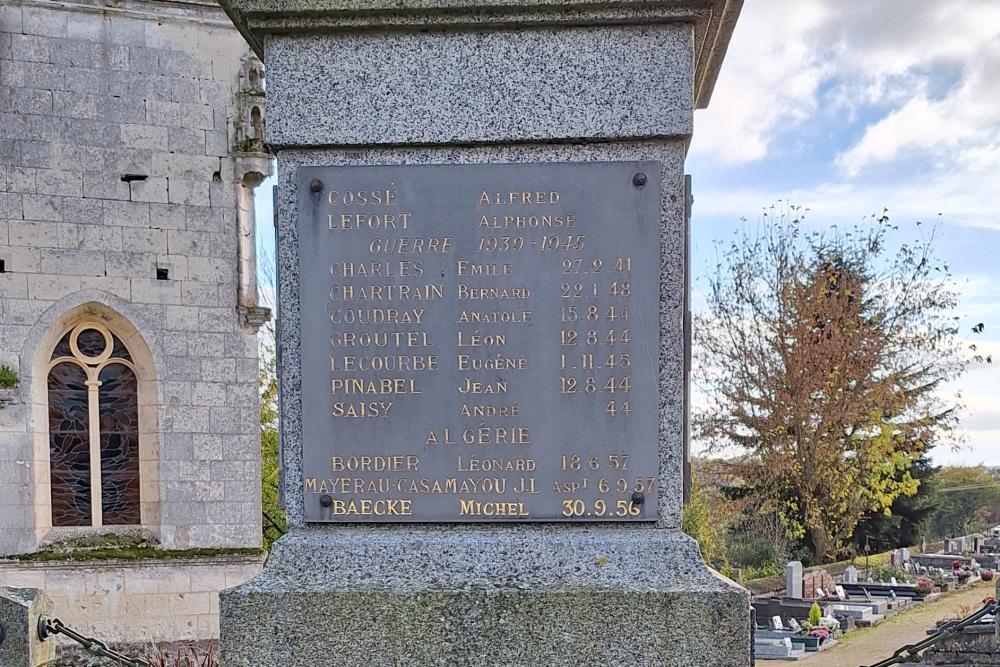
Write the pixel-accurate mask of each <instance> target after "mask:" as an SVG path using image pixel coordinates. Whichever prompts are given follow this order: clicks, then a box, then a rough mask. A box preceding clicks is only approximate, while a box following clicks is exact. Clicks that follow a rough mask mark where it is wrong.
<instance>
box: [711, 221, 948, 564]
mask: <svg viewBox="0 0 1000 667" xmlns="http://www.w3.org/2000/svg"><path fill="white" fill-rule="evenodd" d="M772 210H773V209H772ZM803 215H804V212H803V211H802V210H801V209H798V208H796V207H789V208H787V209H785V210H779V211H778V212H777V214H776V215H765V217H764V219H763V220H762V222H761V224H760V226H759V227H758V228H757V229H756V230H754V232H753V233H750V232H745V233H744V234H743V235H742V236H741V237H738V238H737V240H736V241H735V242H734V243H733V244H732V245H731V246H729V247H728V248H727V249H726V250H725V252H723V253H722V256H721V259H720V261H719V264H718V266H717V270H716V271H715V272H714V274H713V275H712V277H711V278H710V279H709V284H708V291H707V307H706V309H705V311H704V312H703V314H702V315H701V316H699V317H698V318H697V319H696V325H695V333H696V341H697V344H696V359H697V367H696V378H697V379H698V382H699V388H700V390H701V392H702V393H703V394H704V396H705V401H704V403H703V406H702V408H701V409H700V410H698V411H697V413H696V415H695V425H696V432H697V433H698V435H699V436H700V437H701V438H703V439H704V440H705V441H707V442H708V443H709V444H710V445H711V447H713V448H714V449H715V450H716V451H727V452H729V453H731V454H733V455H735V456H734V458H733V466H734V467H735V469H736V470H737V471H738V474H739V476H740V478H741V479H742V480H743V481H744V484H746V485H747V487H749V489H750V491H752V493H754V494H755V495H757V496H759V497H761V498H764V499H767V500H768V501H769V506H770V507H771V508H772V509H773V511H775V512H777V513H779V514H780V516H781V517H782V519H783V521H784V523H785V525H786V526H787V528H788V530H789V533H790V534H791V535H792V536H794V537H796V538H800V539H806V540H807V541H808V542H809V543H810V544H811V547H812V550H813V551H814V553H815V556H816V558H817V559H818V560H827V559H831V558H833V557H835V556H837V555H838V554H839V553H840V552H841V551H842V549H843V548H844V547H845V545H846V544H847V542H848V541H849V539H850V538H851V536H852V534H853V532H854V529H855V527H856V526H857V525H858V523H859V521H860V520H861V519H862V518H864V517H865V516H868V515H870V514H872V513H874V512H883V513H888V511H889V508H890V507H891V505H892V502H893V500H894V499H895V498H897V497H899V496H906V495H913V494H914V493H916V491H917V488H918V486H919V481H918V480H916V479H914V478H913V477H911V476H910V475H909V473H908V471H909V469H910V467H911V466H912V465H913V463H914V462H915V461H916V460H917V459H918V458H919V457H920V455H921V453H922V452H924V451H925V450H926V449H927V448H929V447H931V446H933V445H934V444H935V443H936V442H938V441H940V440H941V439H942V438H944V437H945V436H947V434H949V433H950V432H951V431H952V429H953V428H954V427H955V426H956V421H957V413H956V407H957V406H956V404H955V402H954V401H951V400H950V399H947V398H946V397H944V396H942V392H941V391H940V390H941V385H942V383H944V382H946V381H947V380H950V379H952V378H955V377H956V376H958V375H959V374H961V373H962V372H963V370H964V368H965V363H966V362H965V359H964V357H963V354H962V349H961V345H960V342H959V340H958V329H957V326H958V325H957V318H955V317H954V316H953V310H954V308H955V306H956V304H957V293H956V292H955V290H954V288H953V287H952V284H951V280H950V276H949V274H948V270H947V267H946V266H944V265H943V264H941V263H940V262H938V261H936V260H935V259H934V255H933V251H932V246H933V240H934V235H933V232H931V233H930V234H929V235H927V236H925V237H923V238H922V239H921V240H919V241H918V242H917V243H915V244H903V245H901V246H900V247H899V248H898V249H897V250H896V251H895V252H894V253H893V252H890V250H889V248H888V244H887V241H888V238H889V237H890V235H891V232H893V231H895V229H896V228H895V227H892V226H891V225H890V224H889V220H888V217H887V215H885V213H883V215H882V216H880V217H877V218H874V219H872V220H871V221H870V224H868V225H863V226H860V227H856V228H854V229H852V230H850V231H848V232H838V231H836V230H832V231H827V232H815V231H814V232H809V231H805V230H804V224H803Z"/></svg>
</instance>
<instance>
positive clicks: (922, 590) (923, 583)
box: [917, 577, 934, 595]
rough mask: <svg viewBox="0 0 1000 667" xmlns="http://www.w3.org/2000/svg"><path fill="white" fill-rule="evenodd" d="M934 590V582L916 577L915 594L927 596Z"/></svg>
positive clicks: (927, 578) (926, 578)
mask: <svg viewBox="0 0 1000 667" xmlns="http://www.w3.org/2000/svg"><path fill="white" fill-rule="evenodd" d="M933 590H934V581H933V580H932V579H930V578H929V577H917V594H918V595H928V594H930V592H931V591H933Z"/></svg>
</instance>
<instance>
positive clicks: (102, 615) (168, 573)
mask: <svg viewBox="0 0 1000 667" xmlns="http://www.w3.org/2000/svg"><path fill="white" fill-rule="evenodd" d="M261 561H262V558H261V557H259V556H223V557H216V558H199V559H191V560H186V559H185V560H170V561H131V562H130V561H108V562H100V561H90V562H86V563H80V562H73V561H53V562H26V563H19V562H9V561H8V562H3V561H0V587H3V586H8V587H15V588H38V589H41V590H44V591H45V592H46V594H47V595H48V596H49V597H50V598H51V599H52V602H53V613H54V614H55V616H56V617H57V618H59V619H60V620H62V621H63V622H64V623H66V624H67V625H68V626H70V627H71V628H73V629H74V630H77V631H79V632H82V633H83V634H85V635H87V636H90V637H98V638H100V639H101V640H102V641H107V642H114V643H142V644H145V643H148V642H152V641H186V640H203V639H217V638H218V637H219V591H220V590H222V589H224V588H229V587H232V586H237V585H239V584H242V583H245V582H246V581H249V580H250V579H251V578H252V577H254V576H255V575H256V574H257V573H258V572H260V570H261V567H262V563H261ZM60 644H61V645H63V644H64V642H63V641H62V640H60Z"/></svg>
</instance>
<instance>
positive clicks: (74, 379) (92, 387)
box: [48, 322, 140, 526]
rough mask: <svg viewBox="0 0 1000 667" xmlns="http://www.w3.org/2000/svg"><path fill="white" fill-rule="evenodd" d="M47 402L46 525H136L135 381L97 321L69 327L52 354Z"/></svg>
mask: <svg viewBox="0 0 1000 667" xmlns="http://www.w3.org/2000/svg"><path fill="white" fill-rule="evenodd" d="M48 398H49V461H50V464H49V469H50V473H51V475H50V476H51V488H52V525H53V526H108V525H138V524H139V523H140V504H139V394H138V380H137V377H136V368H135V365H134V364H133V363H132V357H131V356H130V355H129V352H128V349H127V348H126V347H125V345H124V343H122V341H121V340H120V339H119V338H118V336H116V335H115V334H114V333H112V332H111V331H109V330H108V329H107V328H106V327H105V326H104V325H102V324H99V323H97V322H84V323H83V324H79V325H77V326H75V327H73V328H72V329H71V330H70V331H68V332H67V333H66V334H65V335H64V336H63V337H62V340H60V341H59V343H58V344H57V345H56V347H55V350H54V351H53V352H52V358H51V360H50V361H49V372H48Z"/></svg>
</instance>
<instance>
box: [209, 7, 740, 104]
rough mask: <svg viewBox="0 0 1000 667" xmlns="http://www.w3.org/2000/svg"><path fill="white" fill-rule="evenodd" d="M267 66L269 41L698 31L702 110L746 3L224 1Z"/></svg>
mask: <svg viewBox="0 0 1000 667" xmlns="http://www.w3.org/2000/svg"><path fill="white" fill-rule="evenodd" d="M219 4H220V5H222V8H223V9H224V10H225V11H226V13H227V14H228V15H229V17H230V18H231V19H232V20H233V23H234V24H235V25H236V27H237V28H238V29H239V30H240V32H241V33H242V34H243V36H244V37H245V38H246V40H247V42H248V43H249V44H250V46H251V47H252V48H253V49H254V51H255V52H256V53H257V54H258V56H260V57H261V58H262V59H263V57H264V42H265V41H266V39H267V36H268V35H279V34H280V35H288V34H296V33H302V34H315V33H330V32H345V33H358V32H367V31H392V30H403V31H415V30H418V31H430V30H447V29H460V30H496V29H505V28H517V29H525V28H549V27H554V26H564V27H573V26H595V25H649V24H658V23H670V22H689V23H694V27H695V30H694V37H695V54H694V55H695V63H694V64H695V67H694V88H695V90H694V103H695V108H699V109H701V108H705V107H706V106H708V102H709V100H710V98H711V95H712V91H713V89H714V87H715V81H716V78H717V77H718V73H719V69H720V67H721V66H722V61H723V58H724V57H725V53H726V49H727V48H728V46H729V40H730V38H731V37H732V32H733V28H734V26H735V24H736V20H737V18H738V17H739V13H740V9H741V7H742V5H743V0H649V1H644V2H635V1H622V0H589V1H582V0H219Z"/></svg>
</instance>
